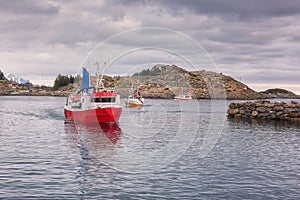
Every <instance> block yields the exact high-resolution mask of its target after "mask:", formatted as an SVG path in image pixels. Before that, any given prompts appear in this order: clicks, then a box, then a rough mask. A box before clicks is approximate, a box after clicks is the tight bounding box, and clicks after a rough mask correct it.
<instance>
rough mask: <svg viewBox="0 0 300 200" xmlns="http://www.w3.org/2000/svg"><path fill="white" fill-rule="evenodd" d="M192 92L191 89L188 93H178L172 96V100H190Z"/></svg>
mask: <svg viewBox="0 0 300 200" xmlns="http://www.w3.org/2000/svg"><path fill="white" fill-rule="evenodd" d="M192 93H193V91H192V90H191V91H190V92H189V93H186V94H184V93H182V94H179V95H177V96H175V97H174V100H192V99H193V98H192Z"/></svg>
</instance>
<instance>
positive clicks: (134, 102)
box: [125, 88, 145, 107]
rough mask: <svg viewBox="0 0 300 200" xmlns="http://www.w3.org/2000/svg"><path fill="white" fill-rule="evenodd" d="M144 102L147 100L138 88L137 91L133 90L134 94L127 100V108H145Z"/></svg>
mask: <svg viewBox="0 0 300 200" xmlns="http://www.w3.org/2000/svg"><path fill="white" fill-rule="evenodd" d="M144 102H145V99H144V98H143V97H142V95H141V92H140V89H139V88H137V89H136V90H133V93H132V94H131V95H129V96H128V98H127V99H125V104H126V106H127V107H138V106H143V105H144Z"/></svg>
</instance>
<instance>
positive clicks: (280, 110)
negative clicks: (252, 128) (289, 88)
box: [227, 101, 300, 122]
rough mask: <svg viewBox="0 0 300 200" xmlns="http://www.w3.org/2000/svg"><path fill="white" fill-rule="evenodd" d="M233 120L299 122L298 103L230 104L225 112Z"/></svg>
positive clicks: (262, 102) (299, 104)
mask: <svg viewBox="0 0 300 200" xmlns="http://www.w3.org/2000/svg"><path fill="white" fill-rule="evenodd" d="M227 113H228V116H229V117H233V118H250V119H270V120H292V121H299V122H300V103H299V102H297V101H291V103H287V102H271V101H255V102H238V103H234V102H233V103H231V104H230V105H229V109H228V110H227Z"/></svg>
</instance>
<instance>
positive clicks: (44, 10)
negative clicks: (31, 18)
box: [0, 0, 59, 20]
mask: <svg viewBox="0 0 300 200" xmlns="http://www.w3.org/2000/svg"><path fill="white" fill-rule="evenodd" d="M0 4H1V7H0V11H1V12H4V13H8V12H10V13H14V14H28V15H52V14H56V13H58V12H59V6H58V4H56V1H39V0H13V1H6V0H1V1H0ZM37 20H38V19H37Z"/></svg>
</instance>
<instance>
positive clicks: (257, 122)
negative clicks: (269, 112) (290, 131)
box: [228, 117, 300, 128]
mask: <svg viewBox="0 0 300 200" xmlns="http://www.w3.org/2000/svg"><path fill="white" fill-rule="evenodd" d="M228 122H229V125H238V124H240V125H245V124H248V125H251V126H263V127H265V126H267V127H275V128H300V121H287V120H268V119H251V118H250V119H248V118H238V119H237V118H231V117H229V118H228Z"/></svg>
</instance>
